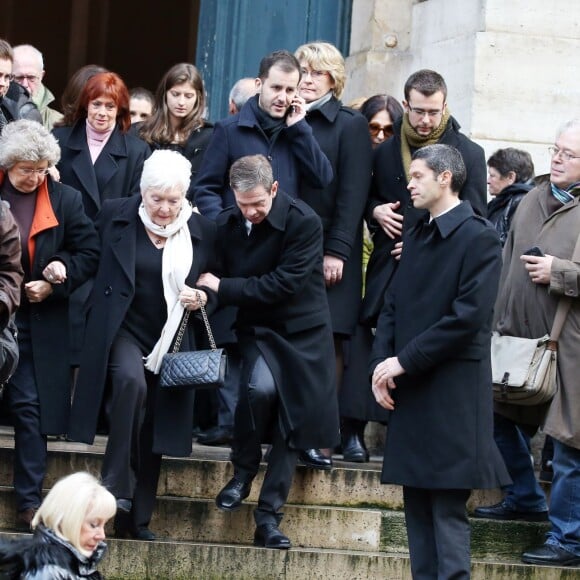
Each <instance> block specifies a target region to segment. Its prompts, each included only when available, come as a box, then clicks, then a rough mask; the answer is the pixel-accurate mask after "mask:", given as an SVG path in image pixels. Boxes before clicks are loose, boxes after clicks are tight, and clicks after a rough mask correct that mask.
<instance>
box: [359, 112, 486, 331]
mask: <svg viewBox="0 0 580 580" xmlns="http://www.w3.org/2000/svg"><path fill="white" fill-rule="evenodd" d="M401 125H402V120H399V121H397V122H396V123H395V126H394V135H393V136H392V137H391V138H390V139H388V140H387V141H385V142H384V143H382V144H381V145H379V146H378V147H377V148H376V150H375V152H374V160H373V178H372V182H371V190H370V194H369V200H368V204H367V212H366V215H367V222H368V224H369V228H370V230H371V232H372V234H373V244H374V248H373V252H372V254H371V257H370V259H369V263H368V266H367V272H366V284H365V298H364V302H363V307H362V313H361V321H363V322H366V323H368V324H369V325H371V326H375V323H376V318H377V316H378V313H379V311H380V309H381V306H382V303H383V296H384V292H385V290H386V288H387V286H388V284H389V282H390V280H391V278H392V276H393V274H394V271H395V269H396V266H397V262H396V260H394V259H393V258H392V257H391V250H392V249H393V247H394V245H395V243H396V242H398V241H400V240H399V239H396V240H392V239H391V238H389V237H388V236H387V235H386V234H385V232H384V231H383V230H382V228H380V227H379V226H378V224H377V222H376V221H375V220H374V219H373V218H372V213H373V210H374V208H375V207H376V206H377V205H382V204H384V203H392V202H397V201H399V202H401V205H400V206H399V209H398V210H397V211H398V212H399V213H401V214H402V215H403V216H404V221H403V230H407V229H409V228H411V227H413V225H415V224H416V223H417V221H419V219H421V218H422V217H423V216H424V215H425V214H426V212H425V210H418V209H415V208H414V207H413V202H412V201H411V196H410V195H409V190H408V189H407V178H406V176H405V170H404V168H403V159H402V156H401ZM459 128H460V127H459V123H458V122H457V121H456V120H455V119H454V118H453V117H450V118H449V122H448V125H447V129H446V131H445V133H443V136H442V137H441V139H440V140H439V143H440V144H442V145H451V146H452V147H455V148H456V149H458V150H459V152H460V153H461V156H462V157H463V162H464V163H465V168H466V170H467V179H466V181H465V184H464V185H463V187H462V189H461V191H460V192H459V198H460V199H462V200H466V201H469V203H471V205H472V207H473V209H474V210H475V212H476V213H477V214H479V215H481V216H486V215H487V165H486V163H485V153H484V151H483V149H482V148H481V147H480V146H479V145H477V144H476V143H474V142H473V141H471V140H470V139H468V138H467V137H466V136H465V135H463V133H461V132H460V131H459Z"/></svg>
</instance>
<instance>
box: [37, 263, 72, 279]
mask: <svg viewBox="0 0 580 580" xmlns="http://www.w3.org/2000/svg"><path fill="white" fill-rule="evenodd" d="M42 276H43V277H44V278H45V280H47V281H48V282H50V283H51V284H62V283H63V282H64V281H65V280H66V266H65V265H64V264H63V263H62V262H59V261H58V260H54V261H53V262H50V264H49V265H48V266H47V267H46V268H45V269H44V270H43V271H42Z"/></svg>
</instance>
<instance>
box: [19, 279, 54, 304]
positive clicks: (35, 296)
mask: <svg viewBox="0 0 580 580" xmlns="http://www.w3.org/2000/svg"><path fill="white" fill-rule="evenodd" d="M24 293H25V294H26V298H28V301H29V302H42V301H43V300H45V299H46V298H48V297H49V296H50V295H51V294H52V285H51V284H49V283H48V282H45V281H44V280H32V281H31V282H27V283H26V284H24Z"/></svg>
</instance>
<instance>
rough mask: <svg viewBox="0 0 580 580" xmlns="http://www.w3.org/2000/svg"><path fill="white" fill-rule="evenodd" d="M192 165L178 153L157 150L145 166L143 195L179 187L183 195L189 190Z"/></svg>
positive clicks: (142, 175) (142, 177)
mask: <svg viewBox="0 0 580 580" xmlns="http://www.w3.org/2000/svg"><path fill="white" fill-rule="evenodd" d="M190 179H191V163H190V162H189V161H188V160H187V159H186V158H185V157H184V156H183V155H181V153H178V152H177V151H171V150H169V149H157V150H156V151H154V152H153V153H152V154H151V156H150V157H148V158H147V159H146V160H145V163H144V164H143V173H142V174H141V183H140V188H141V193H142V194H143V193H145V192H146V191H147V190H149V189H158V190H161V191H164V190H167V189H173V188H174V187H179V188H180V189H181V190H182V192H183V195H185V193H186V192H187V190H188V188H189V182H190Z"/></svg>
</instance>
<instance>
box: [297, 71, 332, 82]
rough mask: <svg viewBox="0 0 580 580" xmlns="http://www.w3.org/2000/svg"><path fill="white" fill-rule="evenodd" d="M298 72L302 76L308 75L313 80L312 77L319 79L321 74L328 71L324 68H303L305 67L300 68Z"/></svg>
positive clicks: (325, 73) (323, 74)
mask: <svg viewBox="0 0 580 580" xmlns="http://www.w3.org/2000/svg"><path fill="white" fill-rule="evenodd" d="M300 74H301V75H302V76H303V77H306V76H308V75H310V78H311V79H312V80H314V79H316V80H318V79H321V78H322V77H323V76H326V75H327V74H328V72H327V71H325V70H308V69H305V68H301V69H300Z"/></svg>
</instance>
